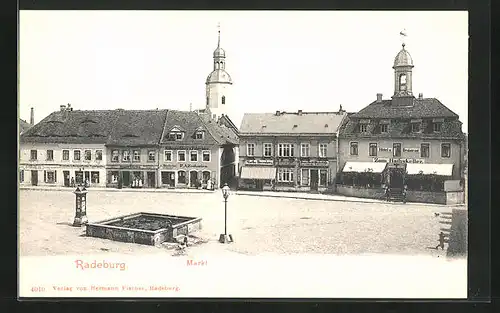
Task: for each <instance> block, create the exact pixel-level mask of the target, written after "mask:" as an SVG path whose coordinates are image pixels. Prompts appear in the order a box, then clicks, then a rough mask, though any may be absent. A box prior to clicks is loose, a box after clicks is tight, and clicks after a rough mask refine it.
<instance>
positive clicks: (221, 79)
mask: <svg viewBox="0 0 500 313" xmlns="http://www.w3.org/2000/svg"><path fill="white" fill-rule="evenodd" d="M211 83H228V84H232V83H233V81H232V79H231V75H229V73H228V72H226V71H225V70H223V69H216V70H213V71H212V73H210V74H209V75H208V76H207V80H206V84H211Z"/></svg>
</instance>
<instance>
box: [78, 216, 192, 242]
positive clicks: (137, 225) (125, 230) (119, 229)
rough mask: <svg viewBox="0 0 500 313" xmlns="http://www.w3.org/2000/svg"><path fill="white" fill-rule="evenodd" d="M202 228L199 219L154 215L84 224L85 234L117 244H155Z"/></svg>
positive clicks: (124, 217)
mask: <svg viewBox="0 0 500 313" xmlns="http://www.w3.org/2000/svg"><path fill="white" fill-rule="evenodd" d="M200 229H201V218H199V217H188V216H176V215H166V214H156V213H144V212H139V213H134V214H129V215H123V216H118V217H114V218H111V219H107V220H104V221H100V222H96V223H87V224H86V235H87V236H89V237H97V238H103V239H109V240H114V241H120V242H129V243H137V244H143V245H150V246H154V245H158V244H161V243H163V242H165V241H167V242H175V241H176V237H177V236H179V235H188V234H190V233H192V232H195V231H197V230H200Z"/></svg>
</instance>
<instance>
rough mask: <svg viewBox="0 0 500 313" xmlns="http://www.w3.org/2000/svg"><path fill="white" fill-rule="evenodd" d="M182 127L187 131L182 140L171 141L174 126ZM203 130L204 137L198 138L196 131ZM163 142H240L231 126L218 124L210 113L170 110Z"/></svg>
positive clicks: (170, 143) (206, 143)
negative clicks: (170, 133)
mask: <svg viewBox="0 0 500 313" xmlns="http://www.w3.org/2000/svg"><path fill="white" fill-rule="evenodd" d="M174 127H177V128H180V129H182V131H184V132H185V135H184V138H183V140H182V141H169V140H168V134H169V132H170V131H171V130H172V129H173V128H174ZM200 130H203V131H205V132H206V133H205V136H204V137H203V139H196V137H195V135H196V132H198V131H200ZM161 143H162V144H166V143H168V144H169V145H174V146H175V145H186V144H200V145H214V144H217V145H223V144H238V137H237V135H236V134H235V133H234V132H233V131H232V130H231V129H229V128H227V127H224V126H221V125H219V124H217V123H216V122H215V121H214V120H213V119H211V118H210V116H209V115H208V114H203V113H197V112H190V111H176V110H169V111H168V113H167V117H166V122H165V126H164V130H163V138H162V139H161Z"/></svg>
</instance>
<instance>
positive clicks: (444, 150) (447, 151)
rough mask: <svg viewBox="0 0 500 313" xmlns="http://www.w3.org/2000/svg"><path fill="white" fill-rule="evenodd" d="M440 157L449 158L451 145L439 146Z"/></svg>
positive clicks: (443, 144)
mask: <svg viewBox="0 0 500 313" xmlns="http://www.w3.org/2000/svg"><path fill="white" fill-rule="evenodd" d="M441 157H442V158H449V157H451V145H450V144H449V143H442V144H441Z"/></svg>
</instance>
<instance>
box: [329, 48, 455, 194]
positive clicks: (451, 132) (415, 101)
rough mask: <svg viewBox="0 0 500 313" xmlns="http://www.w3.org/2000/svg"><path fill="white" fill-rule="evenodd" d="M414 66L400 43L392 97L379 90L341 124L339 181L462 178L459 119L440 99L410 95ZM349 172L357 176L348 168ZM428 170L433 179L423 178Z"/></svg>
mask: <svg viewBox="0 0 500 313" xmlns="http://www.w3.org/2000/svg"><path fill="white" fill-rule="evenodd" d="M413 67H414V65H413V60H412V58H411V56H410V54H409V52H408V51H407V50H406V48H405V45H404V44H403V48H402V49H401V51H400V52H399V53H398V54H397V56H396V58H395V60H394V66H393V69H394V82H395V88H394V95H393V96H392V99H388V100H385V99H382V95H381V94H377V98H376V100H375V101H374V102H372V103H371V104H369V105H368V106H367V107H365V108H363V109H362V110H360V111H359V112H358V113H355V114H352V115H349V118H348V119H346V120H345V122H344V123H343V125H342V126H341V129H340V144H339V160H340V163H339V165H340V167H341V168H342V174H343V176H344V177H343V179H342V183H343V184H356V185H364V186H368V187H377V186H378V187H380V186H381V185H382V184H387V185H388V186H390V188H391V189H399V190H400V189H401V188H403V186H404V185H405V184H406V185H408V188H418V189H422V188H427V187H429V188H431V189H439V188H441V189H442V188H443V183H444V181H445V180H460V179H461V177H462V172H463V163H464V151H465V150H464V149H465V145H464V134H463V133H462V123H461V122H460V120H459V117H458V115H457V114H455V113H454V112H452V111H451V110H450V109H449V108H447V107H446V106H445V105H443V104H442V103H441V102H440V101H439V100H438V99H435V98H424V97H423V95H422V94H419V96H418V97H414V96H413V92H412V69H413ZM379 162H381V163H379ZM353 172H354V173H356V174H355V175H354V176H355V177H353V176H352V175H350V174H349V173H353ZM360 173H361V174H362V173H365V175H360ZM344 174H345V175H344ZM431 176H432V181H433V182H437V183H436V184H434V183H430V181H425V179H426V177H427V178H430V177H431ZM417 177H418V178H419V179H420V181H421V183H418V182H417V180H418V179H416V178H417ZM439 186H440V187H439Z"/></svg>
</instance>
